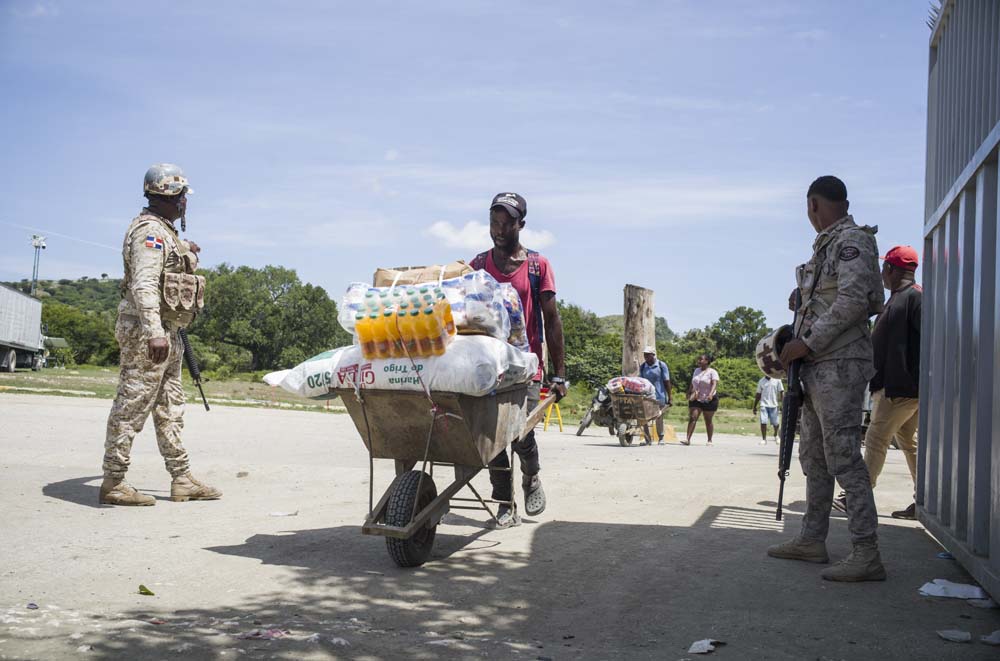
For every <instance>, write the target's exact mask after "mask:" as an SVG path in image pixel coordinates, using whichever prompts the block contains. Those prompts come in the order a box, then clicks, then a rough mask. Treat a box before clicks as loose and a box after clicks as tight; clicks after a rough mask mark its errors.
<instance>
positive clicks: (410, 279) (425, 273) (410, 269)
mask: <svg viewBox="0 0 1000 661" xmlns="http://www.w3.org/2000/svg"><path fill="white" fill-rule="evenodd" d="M441 269H444V273H443V274H442V272H441ZM466 273H472V267H471V266H469V265H468V264H466V263H465V262H464V261H462V260H458V261H457V262H452V263H450V264H445V265H443V266H442V265H441V264H436V265H433V266H397V267H396V268H391V269H385V268H380V269H378V270H377V271H375V277H374V282H373V284H374V286H375V287H391V286H392V283H393V282H395V283H396V284H397V285H418V284H422V283H425V282H438V281H439V280H448V279H449V278H457V277H459V276H461V275H465V274H466ZM397 276H398V278H399V279H398V280H397V279H396V278H397Z"/></svg>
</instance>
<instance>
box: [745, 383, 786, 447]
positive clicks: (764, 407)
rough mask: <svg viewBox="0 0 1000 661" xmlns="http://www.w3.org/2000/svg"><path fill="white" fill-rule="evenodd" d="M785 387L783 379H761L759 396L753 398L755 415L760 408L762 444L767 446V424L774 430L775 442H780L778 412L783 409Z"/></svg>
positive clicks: (758, 386)
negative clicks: (782, 401) (782, 382)
mask: <svg viewBox="0 0 1000 661" xmlns="http://www.w3.org/2000/svg"><path fill="white" fill-rule="evenodd" d="M784 392H785V386H783V385H782V384H781V379H775V378H772V377H770V376H763V377H761V379H760V381H758V382H757V394H756V395H754V397H753V413H754V415H757V407H758V405H759V406H760V444H761V445H767V423H768V422H770V423H771V426H772V427H773V428H774V442H775V443H777V442H778V410H779V409H780V408H781V399H782V395H783V394H784Z"/></svg>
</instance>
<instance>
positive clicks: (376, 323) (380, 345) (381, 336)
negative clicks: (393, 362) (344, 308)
mask: <svg viewBox="0 0 1000 661" xmlns="http://www.w3.org/2000/svg"><path fill="white" fill-rule="evenodd" d="M368 319H369V321H371V325H372V340H373V341H374V342H375V356H376V357H377V358H389V357H390V356H391V354H390V352H389V333H388V331H387V330H386V327H385V318H384V317H383V316H382V315H380V314H379V313H377V312H372V313H371V314H370V315H368Z"/></svg>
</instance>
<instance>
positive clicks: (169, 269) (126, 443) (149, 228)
mask: <svg viewBox="0 0 1000 661" xmlns="http://www.w3.org/2000/svg"><path fill="white" fill-rule="evenodd" d="M143 189H144V191H145V195H146V198H147V199H148V200H149V206H147V207H146V208H145V209H143V210H142V212H141V213H140V214H139V215H138V216H137V217H136V218H135V220H133V221H132V224H131V225H130V226H129V228H128V231H127V232H126V234H125V241H124V244H123V246H122V258H123V260H124V262H125V277H124V278H123V280H122V301H121V303H120V304H119V306H118V322H117V324H116V325H115V338H116V339H117V340H118V345H119V347H120V348H121V374H120V376H119V381H118V393H117V395H116V396H115V403H114V405H113V406H112V407H111V414H110V415H109V416H108V429H107V437H106V439H105V442H104V466H103V468H104V482H103V484H101V490H100V502H101V503H102V504H108V505H154V504H155V503H156V499H154V498H153V497H152V496H148V495H146V494H143V493H139V492H138V491H136V490H135V488H134V487H132V485H130V484H129V483H128V482H126V481H125V472H126V471H127V470H128V466H129V455H130V453H131V451H132V440H133V439H134V438H135V435H136V434H138V433H139V432H140V431H142V427H143V425H144V424H145V422H146V419H147V418H148V417H149V414H150V413H152V414H153V425H154V426H155V428H156V442H157V445H158V446H159V448H160V454H161V455H162V456H163V460H164V462H165V463H166V466H167V472H169V473H170V475H171V476H172V478H173V480H172V481H171V484H170V499H171V500H174V501H185V500H213V499H216V498H219V497H221V496H222V492H220V491H219V490H218V489H214V488H212V487H210V486H208V485H206V484H203V483H201V482H199V481H198V480H196V479H194V477H192V476H191V473H190V472H189V466H188V455H187V452H185V450H184V446H183V445H182V444H181V436H180V435H181V429H183V427H184V417H183V416H184V390H183V389H182V387H181V359H182V356H183V352H184V349H183V345H182V344H181V341H180V338H179V337H178V335H177V330H178V329H179V328H184V327H185V326H187V325H188V324H190V323H191V322H192V321H193V320H194V317H195V314H197V312H198V310H199V309H201V307H202V306H203V305H204V287H205V279H204V278H203V277H201V276H198V275H195V270H196V269H197V267H198V252H200V248H199V247H198V245H197V244H196V243H194V242H192V241H186V240H184V239H181V238H180V237H179V236H178V234H177V230H176V228H175V227H174V222H175V221H176V220H177V219H180V220H181V226H182V228H183V225H184V212H185V209H186V207H187V197H186V196H187V194H189V193H190V192H191V191H190V189H189V188H188V182H187V179H186V178H185V177H184V173H183V172H181V169H180V168H179V167H177V166H176V165H170V164H166V163H163V164H159V165H154V166H153V167H151V168H150V169H149V170H148V171H147V172H146V178H145V183H144V185H143Z"/></svg>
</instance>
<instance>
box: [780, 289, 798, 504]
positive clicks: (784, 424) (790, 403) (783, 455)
mask: <svg viewBox="0 0 1000 661" xmlns="http://www.w3.org/2000/svg"><path fill="white" fill-rule="evenodd" d="M801 306H802V292H800V291H799V290H798V289H796V290H795V319H794V321H793V322H792V332H791V333H789V335H788V337H787V339H786V342H787V341H789V340H791V339H792V338H794V337H795V324H796V322H797V321H798V316H799V308H800V307H801ZM801 363H802V359H798V360H793V361H792V364H791V365H788V366H787V369H788V392H787V393H786V394H785V397H784V399H783V400H782V401H781V446H780V449H779V450H778V481H779V482H780V486H779V487H778V511H777V512H776V513H775V515H774V518H775V520H777V521H781V502H782V500H784V497H785V478H786V477H788V471H789V469H790V468H791V465H792V447H793V446H794V444H795V429H796V427H798V424H799V409H800V408H801V407H802V382H801V381H799V365H800V364H801Z"/></svg>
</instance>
